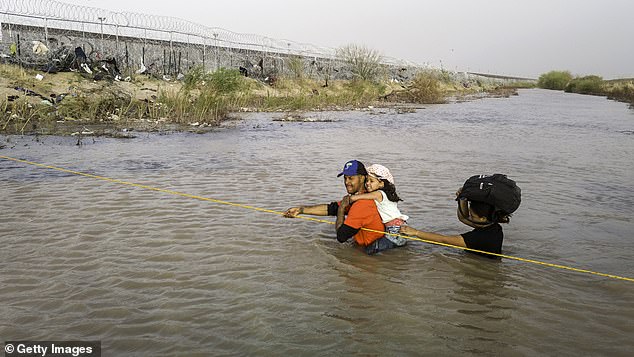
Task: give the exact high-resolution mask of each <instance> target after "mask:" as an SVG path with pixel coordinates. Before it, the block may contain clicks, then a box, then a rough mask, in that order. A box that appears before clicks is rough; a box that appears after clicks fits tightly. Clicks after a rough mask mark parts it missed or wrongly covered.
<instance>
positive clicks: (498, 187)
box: [458, 174, 522, 216]
mask: <svg viewBox="0 0 634 357" xmlns="http://www.w3.org/2000/svg"><path fill="white" fill-rule="evenodd" d="M521 196H522V190H520V188H519V187H518V186H517V184H516V183H515V181H513V180H511V179H510V178H508V177H506V175H502V174H493V175H475V176H471V177H469V178H468V179H467V181H465V183H464V185H463V186H462V191H461V192H460V195H459V196H458V198H466V199H467V200H470V201H480V202H484V203H488V204H490V205H491V206H493V207H495V212H496V213H497V214H498V215H501V216H508V215H510V214H511V213H513V212H515V210H517V208H518V207H519V206H520V202H521V201H522V197H521Z"/></svg>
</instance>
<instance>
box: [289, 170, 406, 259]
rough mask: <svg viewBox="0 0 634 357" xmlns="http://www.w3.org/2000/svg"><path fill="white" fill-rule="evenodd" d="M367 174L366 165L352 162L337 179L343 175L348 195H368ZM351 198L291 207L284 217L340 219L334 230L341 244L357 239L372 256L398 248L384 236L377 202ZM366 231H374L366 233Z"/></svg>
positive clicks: (345, 197) (346, 197)
mask: <svg viewBox="0 0 634 357" xmlns="http://www.w3.org/2000/svg"><path fill="white" fill-rule="evenodd" d="M367 174H368V172H367V171H366V169H365V166H364V165H363V163H361V162H360V161H357V160H350V161H348V162H346V164H345V165H344V166H343V171H342V172H341V173H339V175H337V177H341V176H342V175H343V180H344V184H345V185H346V191H347V192H348V194H349V195H356V194H359V193H365V192H366V191H365V179H366V176H367ZM349 195H347V196H344V197H343V199H342V200H341V202H331V203H329V204H319V205H315V206H299V207H291V208H289V209H288V210H286V212H285V213H284V217H288V218H295V217H297V216H298V215H300V214H310V215H314V216H337V222H336V224H335V228H336V230H337V240H338V241H339V242H341V243H343V242H346V241H347V240H348V239H350V238H353V237H354V241H355V242H356V243H357V244H359V245H360V246H362V247H364V249H365V252H366V253H367V254H370V255H372V254H376V253H378V252H380V251H383V250H386V249H391V248H395V247H396V246H397V245H396V244H394V243H392V241H390V240H389V239H387V238H385V237H384V236H383V233H382V232H384V230H385V227H384V226H383V222H382V221H381V216H380V215H379V212H378V210H377V209H376V204H375V203H374V201H372V200H359V201H356V202H354V203H352V202H351V201H350V196H349ZM363 228H367V229H370V230H372V231H367V230H364V229H363ZM379 232H381V233H379Z"/></svg>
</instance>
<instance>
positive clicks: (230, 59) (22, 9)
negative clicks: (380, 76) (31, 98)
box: [0, 0, 418, 78]
mask: <svg viewBox="0 0 634 357" xmlns="http://www.w3.org/2000/svg"><path fill="white" fill-rule="evenodd" d="M0 24H1V29H2V38H1V40H2V49H1V50H0V52H2V53H4V56H14V57H15V58H16V59H17V61H18V62H19V63H21V64H23V65H39V66H42V65H45V64H46V63H51V62H57V64H58V65H59V64H60V63H59V62H64V60H65V59H66V58H67V57H68V56H71V57H72V56H73V55H74V54H75V53H74V52H75V51H74V50H75V48H77V47H81V48H82V51H83V52H84V53H85V55H86V57H87V59H89V60H92V61H95V60H97V61H99V60H104V59H107V58H110V59H114V60H115V61H116V64H117V65H118V67H119V68H121V69H122V70H123V71H127V72H131V71H143V70H146V71H148V73H152V74H155V75H164V76H165V75H168V76H176V75H178V74H182V73H186V72H187V70H189V69H190V68H193V67H194V66H202V67H203V68H204V69H205V70H213V69H218V68H221V67H225V68H240V70H241V71H245V74H247V72H248V74H249V75H252V76H263V77H264V76H266V75H267V74H268V73H273V74H277V73H284V72H288V71H289V70H290V69H289V68H285V63H286V62H287V60H288V59H289V58H291V57H296V58H302V59H303V62H304V64H303V65H304V67H305V72H306V73H307V74H308V75H315V74H316V72H318V71H319V70H320V69H322V70H323V68H325V67H328V68H333V67H337V66H338V64H337V58H336V54H335V49H332V48H328V47H321V46H315V45H312V44H308V43H301V42H296V41H292V40H286V39H274V38H270V37H266V36H261V35H255V34H245V33H237V32H233V31H230V30H227V29H223V28H220V27H207V26H203V25H200V24H197V23H193V22H190V21H186V20H182V19H178V18H173V17H168V16H155V15H147V14H139V13H130V12H115V11H109V10H104V9H99V8H94V7H88V6H81V5H73V4H67V3H63V2H59V1H55V0H0ZM40 44H41V45H40ZM382 63H383V64H384V65H386V66H387V67H388V68H389V67H399V68H400V72H401V73H400V74H401V75H402V72H404V71H403V68H408V69H412V70H413V69H415V68H417V67H418V66H417V65H416V64H414V63H411V62H407V61H402V60H398V59H395V58H390V57H383V58H382ZM286 67H288V64H287V65H286ZM333 72H334V73H335V75H334V76H333V77H342V78H345V77H346V73H345V71H338V70H337V71H333ZM410 72H412V73H413V72H415V71H410Z"/></svg>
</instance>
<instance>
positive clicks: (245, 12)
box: [60, 0, 634, 79]
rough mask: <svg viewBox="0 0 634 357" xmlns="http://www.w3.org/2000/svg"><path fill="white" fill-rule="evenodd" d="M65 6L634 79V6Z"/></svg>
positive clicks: (481, 2)
mask: <svg viewBox="0 0 634 357" xmlns="http://www.w3.org/2000/svg"><path fill="white" fill-rule="evenodd" d="M60 1H64V2H68V3H75V4H81V5H87V6H93V7H100V8H105V9H108V10H113V11H132V12H139V13H146V14H152V15H161V16H174V17H179V18H182V19H185V20H189V21H192V22H196V23H200V24H202V25H205V26H209V27H222V28H225V29H227V30H231V31H233V32H240V33H253V34H259V35H264V36H268V37H273V38H278V39H290V40H293V41H297V42H307V43H312V44H314V45H318V46H326V47H332V48H337V47H341V46H343V45H346V44H350V43H354V44H358V45H365V46H367V47H368V48H372V49H375V50H377V51H379V52H381V54H383V55H386V56H391V57H396V58H401V59H406V60H410V61H413V62H416V63H420V64H424V63H429V64H431V65H432V66H434V67H440V65H441V61H442V66H443V67H444V68H446V69H452V70H459V71H473V72H488V73H497V74H507V75H516V76H525V77H532V78H536V77H538V76H539V75H540V74H542V73H544V72H548V71H550V70H569V71H571V72H572V73H573V74H574V75H588V74H597V75H600V76H603V77H604V78H605V79H610V78H623V77H630V78H631V77H634V19H633V15H634V1H632V0H603V1H599V0H568V1H566V0H488V1H485V0H432V1H424V0H418V1H416V0H411V1H408V0H389V1H383V0H313V1H301V0H295V1H291V0H259V1H253V0H240V1H236V0H224V1H213V0H175V1H166V0H160V1H157V0H153V1H149V0H84V1H71V0H60Z"/></svg>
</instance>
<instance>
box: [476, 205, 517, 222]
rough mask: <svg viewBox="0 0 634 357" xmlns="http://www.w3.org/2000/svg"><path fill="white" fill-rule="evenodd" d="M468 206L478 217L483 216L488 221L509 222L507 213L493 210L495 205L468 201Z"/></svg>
mask: <svg viewBox="0 0 634 357" xmlns="http://www.w3.org/2000/svg"><path fill="white" fill-rule="evenodd" d="M469 207H471V210H472V211H473V212H474V213H475V214H477V215H478V216H480V217H485V218H486V219H487V220H488V221H490V222H497V223H509V220H510V219H509V215H508V214H505V213H504V212H501V211H495V207H493V206H492V205H490V204H488V203H485V202H480V201H469Z"/></svg>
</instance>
